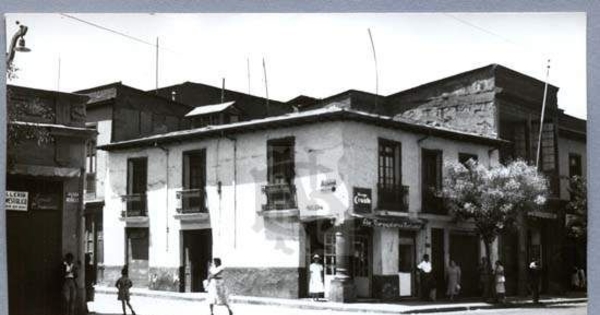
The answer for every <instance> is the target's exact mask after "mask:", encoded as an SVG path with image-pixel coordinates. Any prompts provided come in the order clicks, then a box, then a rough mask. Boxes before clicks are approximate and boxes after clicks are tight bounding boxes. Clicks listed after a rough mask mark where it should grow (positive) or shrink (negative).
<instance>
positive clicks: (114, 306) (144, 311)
mask: <svg viewBox="0 0 600 315" xmlns="http://www.w3.org/2000/svg"><path fill="white" fill-rule="evenodd" d="M303 303H304V304H305V305H306V304H307V303H306V301H304V302H303ZM308 304H312V305H313V306H314V307H311V308H306V307H298V306H297V305H289V306H286V305H282V304H275V305H269V304H257V303H233V304H232V310H233V312H234V314H240V315H241V314H244V315H246V314H248V315H251V314H261V315H271V314H272V315H281V314H285V315H309V314H316V315H321V314H322V315H325V314H332V315H341V314H356V313H357V311H358V312H360V313H362V314H398V313H404V314H412V313H415V314H416V313H418V314H433V313H435V312H440V311H444V313H445V314H469V315H475V314H481V315H491V314H502V315H520V314H523V315H537V314H540V315H571V314H573V315H584V314H586V313H587V303H585V302H583V303H573V302H566V303H560V302H559V303H555V304H546V305H539V306H533V305H531V304H524V305H521V306H518V307H517V306H516V305H513V306H512V307H510V308H506V309H498V308H494V309H477V308H476V307H475V306H477V304H474V303H470V304H469V305H471V308H469V309H468V310H464V309H460V308H457V309H460V311H452V310H453V309H452V308H448V306H451V307H460V305H461V304H460V303H457V304H452V305H448V304H445V305H444V304H438V305H439V306H440V308H439V309H435V308H432V307H431V306H432V305H429V307H426V305H421V306H419V305H413V306H408V305H395V306H394V305H392V306H389V305H388V306H389V307H386V305H381V304H370V305H368V306H367V308H365V307H364V304H363V307H362V308H361V309H360V310H359V309H353V308H351V307H352V306H353V304H347V305H345V308H341V309H335V308H333V309H332V308H331V307H326V305H327V304H328V303H322V302H311V303H308ZM131 305H132V306H133V309H134V310H135V311H136V314H139V315H171V314H176V315H188V314H189V315H192V314H193V315H209V314H210V311H209V307H208V304H207V303H206V302H205V301H203V300H201V299H172V298H161V297H157V296H151V295H150V296H148V295H133V296H132V297H131ZM320 305H322V306H323V308H319V306H320ZM356 306H358V305H356ZM392 307H393V309H392ZM444 307H445V308H444ZM94 310H95V312H96V314H98V315H118V314H122V309H121V302H120V301H118V300H117V297H116V294H113V293H109V292H106V293H99V294H96V296H95V302H94ZM455 310H456V309H455ZM127 314H131V313H130V311H129V309H127ZM226 314H227V309H226V308H225V307H222V306H216V307H215V315H226Z"/></svg>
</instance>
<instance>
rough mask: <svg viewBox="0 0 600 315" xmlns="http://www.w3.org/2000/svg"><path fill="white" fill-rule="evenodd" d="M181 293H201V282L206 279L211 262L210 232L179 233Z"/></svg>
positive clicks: (204, 230) (191, 231) (188, 231)
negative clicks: (180, 246)
mask: <svg viewBox="0 0 600 315" xmlns="http://www.w3.org/2000/svg"><path fill="white" fill-rule="evenodd" d="M181 238H182V245H183V246H182V251H181V253H182V255H181V256H182V257H181V263H182V268H181V269H182V270H183V279H182V280H183V283H182V287H181V288H180V290H181V291H183V292H202V291H204V290H205V289H206V288H204V287H203V285H202V281H203V280H204V279H206V278H207V277H208V268H209V266H210V263H211V261H212V230H211V229H203V230H187V231H181Z"/></svg>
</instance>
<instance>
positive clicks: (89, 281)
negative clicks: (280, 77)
mask: <svg viewBox="0 0 600 315" xmlns="http://www.w3.org/2000/svg"><path fill="white" fill-rule="evenodd" d="M84 275H85V301H86V302H87V303H86V306H87V308H88V313H89V312H93V305H92V304H93V303H92V302H93V301H94V285H95V284H96V268H95V267H94V265H93V264H92V254H91V253H86V254H85V271H84Z"/></svg>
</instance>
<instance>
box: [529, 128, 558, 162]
mask: <svg viewBox="0 0 600 315" xmlns="http://www.w3.org/2000/svg"><path fill="white" fill-rule="evenodd" d="M532 129H533V130H531V133H532V139H531V140H532V141H531V147H532V150H531V152H533V154H532V155H533V160H534V161H535V160H536V156H535V155H536V154H537V144H538V135H539V129H540V126H539V124H533V126H532ZM554 142H555V137H554V124H553V123H549V122H545V123H544V126H543V128H542V149H541V152H540V169H541V170H542V171H544V172H549V171H554V170H555V169H556V152H555V143H554Z"/></svg>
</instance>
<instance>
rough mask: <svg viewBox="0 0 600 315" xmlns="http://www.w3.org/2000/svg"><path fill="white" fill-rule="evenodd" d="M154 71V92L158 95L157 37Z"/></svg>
mask: <svg viewBox="0 0 600 315" xmlns="http://www.w3.org/2000/svg"><path fill="white" fill-rule="evenodd" d="M155 70H156V74H155V82H154V83H155V86H156V90H155V91H154V93H155V94H158V36H157V37H156V65H155Z"/></svg>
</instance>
